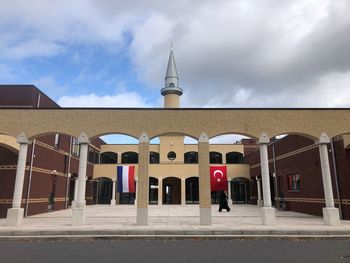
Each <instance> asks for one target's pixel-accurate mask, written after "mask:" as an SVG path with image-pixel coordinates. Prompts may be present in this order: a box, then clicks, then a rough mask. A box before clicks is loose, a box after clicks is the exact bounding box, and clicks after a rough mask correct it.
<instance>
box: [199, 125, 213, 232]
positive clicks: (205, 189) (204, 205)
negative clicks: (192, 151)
mask: <svg viewBox="0 0 350 263" xmlns="http://www.w3.org/2000/svg"><path fill="white" fill-rule="evenodd" d="M198 174H199V212H200V214H199V218H200V225H202V226H205V225H207V226H208V225H211V196H210V173H209V138H208V135H207V134H205V133H204V132H203V133H202V134H201V135H200V136H199V139H198Z"/></svg>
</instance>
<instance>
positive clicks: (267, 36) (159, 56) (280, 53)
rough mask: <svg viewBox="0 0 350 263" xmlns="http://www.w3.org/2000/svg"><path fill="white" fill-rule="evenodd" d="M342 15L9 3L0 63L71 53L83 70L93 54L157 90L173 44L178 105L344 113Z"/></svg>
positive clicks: (348, 60) (244, 5) (346, 23)
mask: <svg viewBox="0 0 350 263" xmlns="http://www.w3.org/2000/svg"><path fill="white" fill-rule="evenodd" d="M349 12H350V1H347V0H337V1H332V0H310V1H305V0H286V1H280V0H266V1H246V0H222V1H209V0H203V1H200V4H199V2H198V1H187V0H178V1H170V2H169V1H167V2H166V3H165V2H164V1H161V0H153V1H147V2H146V1H135V0H131V1H121V0H119V1H117V0H114V1H112V0H101V1H92V0H90V1H84V0H76V1H68V0H62V1H59V2H52V1H45V0H37V1H35V2H33V3H31V4H30V5H29V4H28V3H26V2H25V1H20V0H13V1H8V2H4V3H2V8H1V9H0V34H1V36H2V37H1V39H0V54H2V55H1V57H0V63H2V64H3V65H4V63H5V62H4V61H12V60H27V59H30V58H52V57H53V56H61V55H62V54H72V58H71V61H72V63H74V64H76V65H79V66H80V67H82V68H83V69H84V67H85V65H84V64H85V63H88V62H87V61H89V59H86V57H84V55H85V56H86V54H84V52H85V50H87V52H88V50H89V47H90V46H94V47H95V46H98V47H101V48H102V49H103V50H106V51H107V52H109V53H110V54H111V56H113V58H115V60H117V59H118V58H119V57H120V54H122V55H126V56H127V58H128V59H129V62H130V63H131V64H132V66H133V68H132V70H131V71H132V72H133V74H135V75H136V77H137V79H138V82H140V83H141V84H142V85H143V87H144V88H145V89H156V88H157V89H159V88H160V86H161V85H162V84H163V81H164V74H165V68H166V63H167V59H168V54H169V49H170V42H171V41H173V42H174V51H175V58H176V62H177V68H178V71H179V76H180V85H181V87H182V88H183V89H184V95H183V97H182V105H183V106H187V107H203V106H204V107H350V101H349V96H348V95H347V93H348V92H347V89H348V87H349V75H350V52H349V46H350V34H349V31H350V16H349ZM82 47H83V50H84V52H81V53H80V52H78V53H77V52H75V51H76V50H82V49H81V48H82ZM72 50H73V51H72ZM91 63H92V62H91ZM5 66H6V65H5ZM81 72H82V73H85V72H84V70H82V71H81ZM46 75H50V74H46ZM102 77H103V78H105V77H106V76H104V75H103V76H102ZM133 77H134V76H132V77H130V76H129V78H133ZM80 78H82V79H84V80H88V79H89V76H87V75H86V74H82V75H80ZM107 78H108V77H107ZM109 78H110V77H109ZM77 81H79V79H77ZM101 81H102V80H101ZM72 82H74V81H72ZM127 83H128V82H127ZM67 92H68V90H67ZM85 93H86V92H85ZM140 93H142V92H140ZM144 93H146V92H144ZM330 93H331V95H330ZM325 94H328V95H325ZM90 95H94V94H93V93H91V94H90ZM86 96H87V95H86ZM96 96H97V95H96ZM115 96H117V95H113V94H112V95H106V96H105V97H106V99H107V98H114V97H115ZM67 98H68V97H67ZM99 98H102V97H99ZM140 102H141V103H144V104H145V102H144V100H139V101H137V100H136V101H135V103H140ZM118 103H119V102H118ZM121 103H122V102H121ZM153 104H154V103H153ZM136 105H139V104H136ZM142 105H143V104H142Z"/></svg>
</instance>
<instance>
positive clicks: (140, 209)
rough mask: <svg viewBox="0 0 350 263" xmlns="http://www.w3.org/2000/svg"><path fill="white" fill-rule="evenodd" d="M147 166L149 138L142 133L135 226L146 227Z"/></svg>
mask: <svg viewBox="0 0 350 263" xmlns="http://www.w3.org/2000/svg"><path fill="white" fill-rule="evenodd" d="M148 166H149V138H148V136H147V134H146V133H145V132H143V133H142V134H141V136H140V139H139V165H138V168H139V169H138V177H137V181H138V187H137V209H136V224H137V225H139V226H145V225H148V190H149V179H148Z"/></svg>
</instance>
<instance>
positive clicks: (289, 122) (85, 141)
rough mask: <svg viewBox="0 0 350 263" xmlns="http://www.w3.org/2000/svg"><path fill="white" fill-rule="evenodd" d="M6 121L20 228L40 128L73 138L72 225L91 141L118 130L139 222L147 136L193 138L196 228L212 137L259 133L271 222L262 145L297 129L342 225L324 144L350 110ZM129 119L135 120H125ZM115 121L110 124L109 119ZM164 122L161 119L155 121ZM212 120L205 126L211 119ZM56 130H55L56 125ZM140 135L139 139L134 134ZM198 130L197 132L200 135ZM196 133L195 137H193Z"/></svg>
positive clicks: (347, 121)
mask: <svg viewBox="0 0 350 263" xmlns="http://www.w3.org/2000/svg"><path fill="white" fill-rule="evenodd" d="M0 116H1V117H0V121H2V123H4V126H2V127H1V130H0V133H2V134H7V135H10V136H15V137H17V143H19V145H20V146H19V154H18V164H17V171H16V180H15V189H14V196H13V204H12V208H11V209H9V210H8V216H7V220H8V224H9V225H19V224H20V223H21V220H22V219H23V209H22V208H21V197H22V191H23V180H24V171H25V164H26V155H27V149H28V145H29V144H30V139H31V138H33V137H35V136H38V135H40V134H45V133H51V132H53V131H54V132H55V133H65V134H71V135H73V136H76V137H78V142H79V144H80V161H79V173H78V180H77V182H78V193H77V200H76V205H75V208H74V209H73V216H72V224H73V225H82V224H84V222H85V184H86V180H85V176H86V166H87V155H88V145H89V142H90V139H91V138H94V137H97V136H100V135H103V134H107V133H116V132H111V131H113V130H115V126H113V122H115V123H117V124H118V127H120V128H119V129H120V130H119V131H117V133H123V134H129V135H131V136H134V137H139V144H138V149H139V150H138V153H139V156H138V157H139V160H138V162H139V164H138V169H139V174H138V187H137V216H136V223H137V225H147V224H148V184H149V174H148V168H149V167H148V166H149V150H150V149H149V145H150V143H149V141H150V138H153V137H156V136H160V135H163V134H174V133H175V134H185V135H188V136H190V137H192V138H195V139H198V174H199V206H200V215H199V218H200V225H211V219H212V218H211V196H210V175H209V138H210V137H214V136H217V135H221V134H225V133H236V134H242V135H247V136H249V137H252V138H258V143H259V148H260V158H261V176H262V191H263V196H264V197H265V198H264V206H263V207H262V219H263V224H265V225H273V224H275V220H276V217H275V209H274V208H273V207H272V203H271V195H270V182H269V180H270V179H269V165H268V152H267V145H268V143H269V142H270V137H273V136H275V135H278V134H287V133H288V134H293V133H295V134H302V135H306V136H308V137H311V138H313V139H314V140H315V141H317V142H318V144H319V153H320V160H321V168H322V169H321V170H322V181H323V188H324V194H325V201H326V207H325V208H324V209H323V216H324V222H325V224H328V225H336V224H339V213H338V209H337V208H335V206H334V199H333V191H332V184H331V176H330V168H329V160H328V151H327V144H329V143H330V137H333V136H336V135H340V134H345V133H348V132H349V130H350V110H348V109H344V110H307V109H298V110H290V109H286V110H275V109H266V110H237V109H222V110H216V109H215V110H210V109H193V110H191V109H167V110H163V109H162V110H155V109H148V110H147V109H134V110H131V109H120V110H118V109H113V110H102V109H86V110H83V109H76V110H73V109H59V110H45V109H44V110H43V109H40V110H19V109H3V110H0ZM130 116H132V119H133V121H132V122H131V121H130V118H131V117H130ZM111 120H113V121H111ZM160 120H161V121H160ZM208 123H209V124H208ZM54 127H55V128H54ZM137 134H140V136H137ZM198 134H200V135H199V136H198ZM197 136H198V137H197Z"/></svg>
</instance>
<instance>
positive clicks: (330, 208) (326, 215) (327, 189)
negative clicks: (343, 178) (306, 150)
mask: <svg viewBox="0 0 350 263" xmlns="http://www.w3.org/2000/svg"><path fill="white" fill-rule="evenodd" d="M328 143H330V138H329V137H328V136H327V134H326V133H322V134H321V137H320V141H319V152H320V161H321V170H322V182H323V191H324V199H325V201H326V207H324V208H323V209H322V212H323V220H324V223H325V224H326V225H339V224H340V217H339V210H338V208H336V207H334V198H333V189H332V179H331V172H330V169H329V159H328V148H327V144H328Z"/></svg>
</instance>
